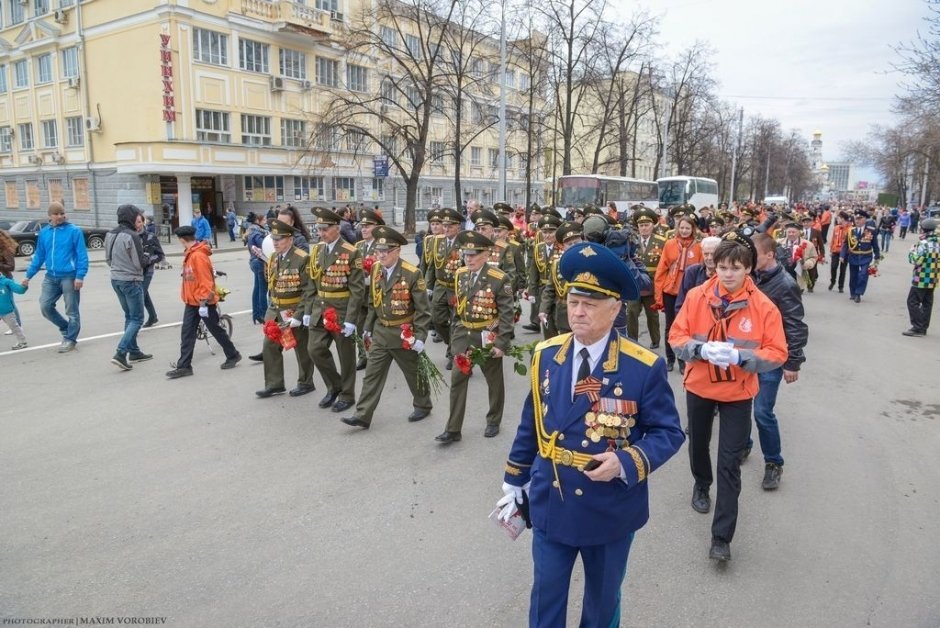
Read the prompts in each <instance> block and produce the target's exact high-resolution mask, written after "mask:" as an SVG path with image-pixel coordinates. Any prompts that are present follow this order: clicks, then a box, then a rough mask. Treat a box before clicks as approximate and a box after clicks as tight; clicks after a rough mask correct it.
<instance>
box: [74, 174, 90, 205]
mask: <svg viewBox="0 0 940 628" xmlns="http://www.w3.org/2000/svg"><path fill="white" fill-rule="evenodd" d="M72 207H73V208H74V209H91V201H90V199H89V196H88V177H75V178H74V179H72Z"/></svg>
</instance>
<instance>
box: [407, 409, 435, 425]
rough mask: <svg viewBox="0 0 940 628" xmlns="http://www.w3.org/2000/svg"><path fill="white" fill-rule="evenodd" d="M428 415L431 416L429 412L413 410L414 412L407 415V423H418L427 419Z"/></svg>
mask: <svg viewBox="0 0 940 628" xmlns="http://www.w3.org/2000/svg"><path fill="white" fill-rule="evenodd" d="M429 414H431V411H430V410H418V409H415V411H414V412H412V413H411V414H409V415H408V421H409V422H411V423H414V422H415V421H420V420H421V419H423V418H425V417H427V416H428V415H429Z"/></svg>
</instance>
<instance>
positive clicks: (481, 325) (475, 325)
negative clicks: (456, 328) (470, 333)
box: [460, 318, 496, 329]
mask: <svg viewBox="0 0 940 628" xmlns="http://www.w3.org/2000/svg"><path fill="white" fill-rule="evenodd" d="M495 321H496V319H495V318H491V319H490V320H488V321H465V320H463V319H461V320H460V324H461V325H463V326H464V327H466V328H467V329H486V328H487V327H489V326H490V325H492V324H493V323H494V322H495Z"/></svg>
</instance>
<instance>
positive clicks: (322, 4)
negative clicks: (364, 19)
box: [316, 0, 339, 13]
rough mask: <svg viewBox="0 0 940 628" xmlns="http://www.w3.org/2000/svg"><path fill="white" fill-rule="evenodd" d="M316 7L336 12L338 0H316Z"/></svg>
mask: <svg viewBox="0 0 940 628" xmlns="http://www.w3.org/2000/svg"><path fill="white" fill-rule="evenodd" d="M316 7H317V8H318V9H320V10H321V11H330V12H332V13H336V12H337V11H339V0H317V2H316Z"/></svg>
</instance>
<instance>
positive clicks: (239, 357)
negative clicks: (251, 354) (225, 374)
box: [219, 353, 242, 371]
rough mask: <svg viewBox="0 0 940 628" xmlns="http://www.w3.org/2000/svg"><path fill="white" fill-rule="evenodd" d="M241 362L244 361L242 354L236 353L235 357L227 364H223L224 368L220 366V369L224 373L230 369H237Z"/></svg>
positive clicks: (226, 362) (227, 361) (228, 360)
mask: <svg viewBox="0 0 940 628" xmlns="http://www.w3.org/2000/svg"><path fill="white" fill-rule="evenodd" d="M241 361H242V354H241V353H236V354H235V357H233V358H229V359H227V360H226V361H225V362H223V363H222V366H220V367H219V368H220V369H222V370H223V371H227V370H228V369H233V368H235V365H236V364H238V363H239V362H241Z"/></svg>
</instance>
